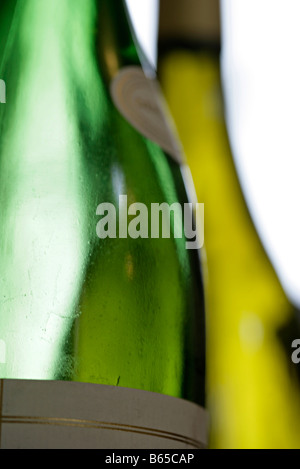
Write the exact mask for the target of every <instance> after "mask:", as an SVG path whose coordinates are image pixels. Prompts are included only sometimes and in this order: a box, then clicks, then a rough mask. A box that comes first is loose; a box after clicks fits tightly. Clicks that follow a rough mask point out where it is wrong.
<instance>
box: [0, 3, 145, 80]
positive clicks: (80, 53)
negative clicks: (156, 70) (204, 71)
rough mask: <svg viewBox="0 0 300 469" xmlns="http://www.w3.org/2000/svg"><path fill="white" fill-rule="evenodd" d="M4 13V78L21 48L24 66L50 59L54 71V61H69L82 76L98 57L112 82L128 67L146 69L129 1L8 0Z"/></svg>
mask: <svg viewBox="0 0 300 469" xmlns="http://www.w3.org/2000/svg"><path fill="white" fill-rule="evenodd" d="M10 2H12V3H10ZM0 11H2V12H3V15H4V18H3V17H2V20H1V19H0V26H2V28H1V32H0V44H1V46H2V48H1V50H0V75H1V72H2V71H3V69H4V68H5V63H6V62H7V60H8V58H9V56H11V53H12V48H13V47H14V46H15V43H17V44H18V50H19V51H20V60H21V61H22V62H23V63H24V61H26V60H28V59H29V58H30V57H31V58H33V56H34V58H35V60H36V61H37V60H38V59H39V58H40V57H41V56H42V55H46V56H47V57H48V58H49V67H50V66H51V63H52V58H53V61H55V62H56V64H57V62H58V61H59V60H61V61H62V60H64V61H66V60H67V62H69V63H71V62H73V65H75V66H77V67H78V68H79V67H80V69H81V72H83V70H84V68H85V64H87V63H88V58H87V54H91V53H93V54H94V55H95V56H97V57H98V59H99V65H100V68H101V71H102V72H103V74H104V75H106V76H107V78H108V79H111V78H112V77H113V76H114V75H115V74H116V73H117V72H118V70H119V69H120V68H122V67H123V66H126V65H133V64H140V63H141V62H142V63H146V60H145V57H144V55H143V53H142V51H141V50H140V49H139V46H138V44H137V41H136V38H135V34H134V31H133V28H132V25H131V21H130V17H129V13H128V11H127V7H126V3H125V0H76V1H75V2H74V1H73V0H63V1H62V0H51V1H50V2H47V1H40V0H19V1H18V2H15V1H14V0H13V1H12V0H5V1H4V3H3V4H2V6H1V10H0Z"/></svg>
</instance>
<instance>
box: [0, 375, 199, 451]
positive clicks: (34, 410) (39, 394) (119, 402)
mask: <svg viewBox="0 0 300 469" xmlns="http://www.w3.org/2000/svg"><path fill="white" fill-rule="evenodd" d="M206 447H207V414H206V412H205V410H204V409H202V408H201V407H199V406H197V405H195V404H193V403H190V402H188V401H185V400H182V399H177V398H173V397H168V396H165V395H162V394H156V393H152V392H146V391H139V390H135V389H127V388H121V387H116V386H103V385H98V384H86V383H77V382H67V381H31V380H0V448H1V449H201V448H206Z"/></svg>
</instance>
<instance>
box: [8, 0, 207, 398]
mask: <svg viewBox="0 0 300 469" xmlns="http://www.w3.org/2000/svg"><path fill="white" fill-rule="evenodd" d="M9 3H10V0H7V1H6V2H4V4H6V5H8V4H9ZM4 11H5V10H4ZM10 11H11V10H10ZM6 20H7V21H6V24H7V25H9V26H7V27H6V28H4V29H1V30H0V31H1V32H0V36H1V39H0V44H5V47H3V49H1V50H0V77H1V78H2V79H4V80H5V82H6V85H7V103H6V104H5V105H1V106H0V210H1V225H0V266H1V272H0V295H1V296H0V340H1V343H2V344H5V348H6V360H5V363H0V377H1V378H20V379H50V380H52V379H63V380H76V381H83V382H92V383H102V384H109V385H119V386H124V387H132V388H137V389H144V390H148V391H154V392H160V393H165V394H168V395H172V396H176V397H182V398H187V399H190V400H193V401H195V402H198V403H200V404H204V395H205V380H204V375H205V335H204V323H205V319H204V316H205V315H204V299H203V287H202V275H201V269H200V262H199V253H198V252H197V251H191V250H187V249H186V247H185V241H186V240H185V239H174V238H173V237H171V238H170V239H161V238H160V239H151V238H148V239H142V238H139V239H131V238H130V237H127V238H125V239H119V238H117V239H109V238H107V239H105V240H101V239H99V238H98V237H97V234H96V225H97V223H98V221H99V216H97V215H96V209H97V206H98V205H99V204H101V203H103V202H110V203H113V204H115V205H116V207H117V206H118V199H119V195H121V194H123V195H127V196H128V204H131V203H134V202H141V203H144V204H146V205H147V206H148V207H150V204H151V203H155V202H159V203H162V202H167V203H169V204H172V203H174V202H180V203H184V202H187V195H186V186H185V183H184V180H183V177H182V172H181V168H180V167H179V165H178V164H177V163H175V161H173V160H172V159H171V158H170V157H169V155H167V154H166V153H164V152H163V151H162V150H161V149H160V147H159V146H158V145H157V144H155V143H153V142H151V141H150V140H148V139H146V138H144V137H143V136H141V135H140V134H139V133H138V132H137V131H136V130H135V129H134V128H133V127H132V126H131V125H130V124H129V123H128V122H127V121H126V120H125V119H124V118H123V117H122V116H121V114H120V113H119V112H118V111H117V109H116V108H115V107H114V105H113V103H112V100H111V97H110V93H109V85H110V81H111V79H112V78H113V77H114V75H115V74H116V73H117V72H118V71H119V70H120V69H122V67H124V66H126V65H132V64H139V63H140V60H142V61H143V63H145V58H144V57H143V55H142V53H141V52H140V51H139V49H137V48H136V46H135V42H134V40H133V38H132V33H131V28H130V26H129V24H128V22H127V14H126V10H125V8H124V5H123V3H122V2H121V1H119V0H118V1H111V0H100V1H96V0H76V1H71V0H51V1H41V0H19V1H18V2H17V4H16V7H15V10H14V12H13V14H12V13H10V14H8V13H7V16H6ZM129 220H130V217H129ZM2 361H4V360H2Z"/></svg>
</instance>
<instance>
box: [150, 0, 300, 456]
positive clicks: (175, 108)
mask: <svg viewBox="0 0 300 469" xmlns="http://www.w3.org/2000/svg"><path fill="white" fill-rule="evenodd" d="M221 19H222V17H221V16H220V8H219V2H218V0H161V6H160V32H159V54H158V57H159V62H158V71H159V78H160V82H161V84H162V87H163V90H164V94H165V96H166V98H167V101H168V104H169V106H170V109H171V112H172V114H173V116H174V118H175V122H176V125H177V129H178V131H179V135H180V138H181V141H182V143H183V146H184V150H185V153H186V156H187V160H188V163H189V165H190V167H191V170H192V175H193V178H194V182H195V185H196V191H197V196H198V200H199V201H200V202H203V203H204V204H205V250H206V254H207V272H206V274H207V275H206V293H207V297H206V299H207V311H208V400H209V411H210V416H211V440H210V444H211V447H213V448H287V447H288V448H291V447H292V448H293V447H296V448H298V447H300V437H299V434H300V423H299V422H300V419H299V416H300V391H299V381H298V369H297V367H296V366H295V365H294V364H293V363H292V361H291V352H292V349H291V343H292V340H293V339H295V338H298V336H299V335H300V334H299V327H298V324H299V322H298V317H299V316H298V312H297V309H296V307H295V306H294V304H292V302H291V301H290V300H289V298H288V297H287V295H286V293H285V291H284V290H283V288H282V285H281V283H280V282H279V280H278V276H277V274H276V272H275V270H274V268H273V265H272V263H271V262H270V260H269V257H268V255H267V253H266V246H265V245H263V243H262V242H261V240H260V238H259V236H258V234H257V230H256V227H255V225H254V223H253V217H252V216H251V213H250V210H249V205H248V203H247V200H246V198H245V193H244V187H243V186H242V185H241V178H240V174H239V173H238V171H237V165H236V159H235V157H234V155H233V152H232V144H231V141H230V138H229V133H228V122H227V119H226V105H225V104H226V99H224V97H225V98H226V96H225V95H224V93H223V81H222V80H223V77H222V72H221V67H220V57H221V52H222V44H221V37H222V36H221V32H222V29H221V25H222V22H221ZM266 188H267V181H266Z"/></svg>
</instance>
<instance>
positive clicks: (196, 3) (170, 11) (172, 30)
mask: <svg viewBox="0 0 300 469" xmlns="http://www.w3.org/2000/svg"><path fill="white" fill-rule="evenodd" d="M220 37H221V23H220V4H219V0H161V2H160V28H159V52H160V55H161V54H162V53H164V52H165V51H169V50H170V49H178V48H188V49H195V50H205V49H209V51H215V52H216V53H219V52H220Z"/></svg>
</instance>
